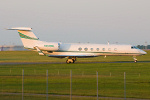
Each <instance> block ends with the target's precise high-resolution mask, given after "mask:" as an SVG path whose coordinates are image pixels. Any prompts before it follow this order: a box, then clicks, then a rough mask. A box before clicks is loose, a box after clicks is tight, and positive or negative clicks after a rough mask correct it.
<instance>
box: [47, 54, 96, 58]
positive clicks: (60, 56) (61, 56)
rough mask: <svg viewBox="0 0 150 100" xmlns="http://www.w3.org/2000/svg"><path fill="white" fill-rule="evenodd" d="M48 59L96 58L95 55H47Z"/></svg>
mask: <svg viewBox="0 0 150 100" xmlns="http://www.w3.org/2000/svg"><path fill="white" fill-rule="evenodd" d="M48 57H56V58H65V57H78V58H90V57H97V56H96V55H48Z"/></svg>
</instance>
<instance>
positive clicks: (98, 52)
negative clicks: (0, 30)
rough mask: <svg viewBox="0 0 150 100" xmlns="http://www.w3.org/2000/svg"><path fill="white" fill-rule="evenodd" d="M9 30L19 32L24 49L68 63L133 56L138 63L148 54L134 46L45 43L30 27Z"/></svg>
mask: <svg viewBox="0 0 150 100" xmlns="http://www.w3.org/2000/svg"><path fill="white" fill-rule="evenodd" d="M8 30H18V33H19V35H20V38H21V40H22V43H23V45H24V48H26V49H29V50H33V51H37V52H38V53H39V55H46V56H48V57H57V58H65V57H66V58H68V59H67V61H66V63H74V62H75V61H76V59H77V58H87V57H97V56H105V57H106V56H133V59H134V62H137V59H136V56H139V55H145V54H147V53H146V52H145V51H143V50H140V49H138V48H137V47H136V46H132V45H116V44H113V45H110V44H90V43H61V42H44V41H40V40H39V38H37V37H36V36H35V34H34V33H33V32H32V28H28V27H16V28H9V29H8Z"/></svg>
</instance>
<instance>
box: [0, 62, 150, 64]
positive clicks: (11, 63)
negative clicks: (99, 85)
mask: <svg viewBox="0 0 150 100" xmlns="http://www.w3.org/2000/svg"><path fill="white" fill-rule="evenodd" d="M81 63H83V64H93V63H135V62H134V61H118V62H75V63H74V64H81ZM136 63H150V61H138V62H136ZM25 64H66V63H65V62H4V63H3V62H2V63H0V65H25Z"/></svg>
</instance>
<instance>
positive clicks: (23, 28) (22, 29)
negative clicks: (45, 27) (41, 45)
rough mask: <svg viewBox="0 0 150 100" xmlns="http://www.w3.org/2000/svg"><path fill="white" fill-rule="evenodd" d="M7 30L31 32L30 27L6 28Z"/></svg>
mask: <svg viewBox="0 0 150 100" xmlns="http://www.w3.org/2000/svg"><path fill="white" fill-rule="evenodd" d="M7 30H21V31H31V30H32V28H30V27H14V28H8V29H7Z"/></svg>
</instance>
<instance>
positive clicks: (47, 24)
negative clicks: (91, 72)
mask: <svg viewBox="0 0 150 100" xmlns="http://www.w3.org/2000/svg"><path fill="white" fill-rule="evenodd" d="M8 27H32V28H33V32H34V33H35V34H36V36H37V37H38V38H40V40H42V41H47V42H59V41H61V42H65V43H68V42H69V43H77V42H83V43H85V42H90V43H100V44H105V43H107V41H110V44H111V43H116V42H118V43H119V44H132V45H137V44H144V43H145V41H147V42H148V44H150V0H0V45H12V44H15V45H22V42H21V40H20V37H19V35H18V33H17V31H10V30H9V31H8V30H5V28H8Z"/></svg>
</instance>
